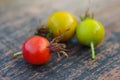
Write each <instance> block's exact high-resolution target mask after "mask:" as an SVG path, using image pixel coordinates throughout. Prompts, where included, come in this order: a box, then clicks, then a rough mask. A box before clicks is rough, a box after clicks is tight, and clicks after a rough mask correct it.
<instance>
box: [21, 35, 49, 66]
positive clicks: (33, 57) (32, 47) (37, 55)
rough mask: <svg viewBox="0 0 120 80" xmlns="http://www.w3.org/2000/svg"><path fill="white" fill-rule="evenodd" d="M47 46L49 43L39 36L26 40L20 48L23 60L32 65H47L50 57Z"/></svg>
mask: <svg viewBox="0 0 120 80" xmlns="http://www.w3.org/2000/svg"><path fill="white" fill-rule="evenodd" d="M49 44H50V43H49V41H48V40H47V39H46V38H44V37H41V36H32V37H30V38H28V39H27V40H26V41H25V42H24V44H23V47H22V53H23V57H24V59H25V60H26V61H27V62H28V63H30V64H34V65H41V64H45V63H47V62H48V61H49V59H50V57H51V54H50V49H49V48H48V46H49Z"/></svg>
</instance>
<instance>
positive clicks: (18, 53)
mask: <svg viewBox="0 0 120 80" xmlns="http://www.w3.org/2000/svg"><path fill="white" fill-rule="evenodd" d="M19 55H22V52H21V51H19V52H17V53H15V54H13V58H16V57H17V56H19Z"/></svg>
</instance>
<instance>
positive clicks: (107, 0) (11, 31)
mask: <svg viewBox="0 0 120 80" xmlns="http://www.w3.org/2000/svg"><path fill="white" fill-rule="evenodd" d="M87 7H88V0H34V1H33V0H24V1H23V0H0V80H120V22H119V21H120V0H94V1H93V0H92V3H91V5H90V11H91V12H94V13H95V18H96V19H97V20H99V21H100V22H102V24H103V25H104V26H105V29H106V36H105V39H104V41H103V42H102V43H101V44H100V45H99V46H97V47H96V48H95V50H96V59H95V60H91V55H90V53H91V52H90V49H89V48H87V47H84V46H82V45H80V44H78V42H77V41H76V39H75V38H73V39H72V40H71V41H69V42H67V44H68V48H70V49H71V52H69V53H68V54H69V58H65V57H64V56H63V57H62V59H61V60H60V61H57V55H56V54H53V55H52V58H51V60H50V61H49V62H48V63H47V64H45V65H41V66H34V65H30V64H28V63H27V62H26V61H25V60H24V59H23V57H22V56H20V57H18V58H17V59H12V55H13V54H14V53H15V52H17V51H20V50H21V45H22V43H23V42H24V40H25V39H26V38H28V37H30V36H32V35H33V33H34V31H35V30H36V28H37V27H38V26H39V25H40V23H45V22H46V20H47V18H48V16H49V15H50V14H51V13H52V12H54V11H58V10H65V11H68V12H70V13H72V14H74V15H75V16H76V17H77V18H78V15H79V14H84V12H85V10H86V9H87ZM78 21H79V18H78ZM30 30H32V31H31V32H29V31H30Z"/></svg>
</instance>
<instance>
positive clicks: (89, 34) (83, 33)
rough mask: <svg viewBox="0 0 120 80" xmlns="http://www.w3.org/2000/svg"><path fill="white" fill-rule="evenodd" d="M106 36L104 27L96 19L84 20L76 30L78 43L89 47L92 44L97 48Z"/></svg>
mask: <svg viewBox="0 0 120 80" xmlns="http://www.w3.org/2000/svg"><path fill="white" fill-rule="evenodd" d="M104 34H105V31H104V27H103V26H102V24H101V23H100V22H98V21H96V20H94V19H85V20H83V21H82V22H81V23H80V24H79V25H78V26H77V29H76V36H77V39H78V41H79V42H80V43H81V44H83V45H87V46H90V44H91V42H92V43H93V44H94V45H95V46H97V45H98V44H99V43H100V42H101V41H102V40H103V38H104Z"/></svg>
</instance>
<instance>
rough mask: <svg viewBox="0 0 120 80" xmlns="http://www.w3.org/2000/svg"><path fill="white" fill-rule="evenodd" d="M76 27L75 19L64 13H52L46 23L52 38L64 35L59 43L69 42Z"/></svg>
mask: <svg viewBox="0 0 120 80" xmlns="http://www.w3.org/2000/svg"><path fill="white" fill-rule="evenodd" d="M76 26H77V19H76V18H75V17H74V16H73V15H72V14H70V13H69V12H65V11H58V12H54V13H53V14H52V15H51V16H50V17H49V18H48V21H47V27H48V29H49V30H50V33H51V34H52V36H53V37H58V36H60V35H61V34H63V33H65V34H64V37H63V39H62V40H61V41H66V40H69V39H70V38H72V37H73V35H74V33H75V30H76Z"/></svg>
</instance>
